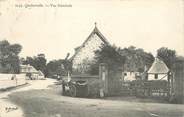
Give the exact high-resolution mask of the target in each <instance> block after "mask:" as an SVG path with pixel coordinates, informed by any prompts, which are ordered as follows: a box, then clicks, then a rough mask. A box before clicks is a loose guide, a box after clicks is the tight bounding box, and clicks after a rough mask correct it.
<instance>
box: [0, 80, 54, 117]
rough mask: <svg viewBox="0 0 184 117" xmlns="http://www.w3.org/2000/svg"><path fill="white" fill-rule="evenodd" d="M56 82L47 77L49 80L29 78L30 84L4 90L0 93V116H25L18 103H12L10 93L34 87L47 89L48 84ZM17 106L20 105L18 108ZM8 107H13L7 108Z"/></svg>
mask: <svg viewBox="0 0 184 117" xmlns="http://www.w3.org/2000/svg"><path fill="white" fill-rule="evenodd" d="M54 82H55V80H53V79H47V80H32V81H31V80H29V81H28V83H29V84H28V85H27V86H24V87H20V88H17V89H14V90H11V91H7V92H2V93H0V117H23V111H22V109H21V108H20V107H18V106H17V105H15V104H13V103H11V102H10V101H9V100H8V95H9V94H12V93H14V92H20V91H28V90H33V89H47V88H48V85H51V84H53V83H54ZM16 107H18V108H17V109H16ZM6 108H11V109H9V112H7V111H8V109H7V110H6Z"/></svg>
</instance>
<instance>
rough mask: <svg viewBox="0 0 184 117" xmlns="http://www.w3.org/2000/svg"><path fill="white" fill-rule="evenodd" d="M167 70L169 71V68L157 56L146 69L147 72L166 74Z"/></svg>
mask: <svg viewBox="0 0 184 117" xmlns="http://www.w3.org/2000/svg"><path fill="white" fill-rule="evenodd" d="M168 72H169V68H168V67H167V66H166V64H165V63H164V62H163V61H162V60H160V59H158V58H155V61H154V62H153V64H152V66H151V67H150V69H149V70H148V74H166V73H168Z"/></svg>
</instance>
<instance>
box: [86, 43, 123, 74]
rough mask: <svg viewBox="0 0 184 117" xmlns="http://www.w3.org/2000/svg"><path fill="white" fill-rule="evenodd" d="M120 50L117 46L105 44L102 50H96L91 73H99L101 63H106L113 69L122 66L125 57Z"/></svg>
mask: <svg viewBox="0 0 184 117" xmlns="http://www.w3.org/2000/svg"><path fill="white" fill-rule="evenodd" d="M118 50H119V48H117V47H116V46H110V45H103V46H102V47H101V49H100V50H97V51H95V61H94V62H93V63H92V64H91V66H90V70H89V73H90V74H98V71H99V69H98V67H99V64H100V63H106V64H107V65H108V66H109V69H111V70H115V69H117V68H119V67H122V65H123V64H124V61H125V57H124V56H121V55H120V54H119V53H118Z"/></svg>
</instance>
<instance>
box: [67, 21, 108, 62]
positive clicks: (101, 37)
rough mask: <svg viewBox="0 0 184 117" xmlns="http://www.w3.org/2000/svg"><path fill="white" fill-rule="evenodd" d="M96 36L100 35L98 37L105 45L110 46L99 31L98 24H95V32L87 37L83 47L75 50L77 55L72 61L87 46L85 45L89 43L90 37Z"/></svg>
mask: <svg viewBox="0 0 184 117" xmlns="http://www.w3.org/2000/svg"><path fill="white" fill-rule="evenodd" d="M94 34H96V35H98V37H99V38H100V39H101V40H102V41H103V42H104V44H106V45H110V43H109V42H108V41H107V39H106V38H105V37H104V36H103V35H102V33H101V32H100V31H99V29H98V28H97V26H96V23H95V28H94V29H93V31H92V32H91V33H90V35H89V36H88V37H87V39H86V40H85V41H84V42H83V43H82V45H81V46H79V47H77V48H75V54H74V55H73V56H72V57H71V58H70V60H73V58H74V57H75V56H76V55H77V54H78V52H80V51H81V49H82V48H83V47H84V46H85V44H86V43H87V42H88V40H89V39H90V37H91V36H92V35H94Z"/></svg>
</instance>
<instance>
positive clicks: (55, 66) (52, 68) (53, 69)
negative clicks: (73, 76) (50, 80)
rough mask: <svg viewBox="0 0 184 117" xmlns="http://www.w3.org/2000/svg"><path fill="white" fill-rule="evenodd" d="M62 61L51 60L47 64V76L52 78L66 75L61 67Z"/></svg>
mask: <svg viewBox="0 0 184 117" xmlns="http://www.w3.org/2000/svg"><path fill="white" fill-rule="evenodd" d="M62 62H63V60H61V59H60V60H52V61H50V62H49V63H48V64H47V67H46V69H47V74H46V75H47V76H48V77H52V76H54V75H61V74H66V73H65V70H64V66H62Z"/></svg>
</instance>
